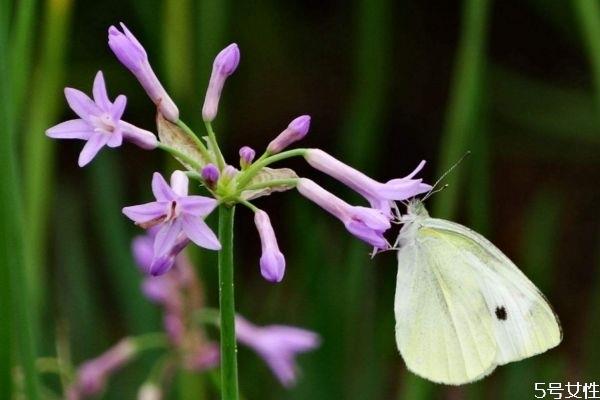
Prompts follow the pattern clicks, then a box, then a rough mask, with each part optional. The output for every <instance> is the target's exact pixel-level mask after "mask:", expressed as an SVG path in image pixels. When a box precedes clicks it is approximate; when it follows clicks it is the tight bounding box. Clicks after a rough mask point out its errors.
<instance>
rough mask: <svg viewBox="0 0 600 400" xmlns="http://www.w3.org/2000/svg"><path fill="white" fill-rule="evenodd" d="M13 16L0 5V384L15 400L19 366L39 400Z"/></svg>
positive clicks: (29, 394)
mask: <svg viewBox="0 0 600 400" xmlns="http://www.w3.org/2000/svg"><path fill="white" fill-rule="evenodd" d="M9 14H10V4H9V2H7V1H2V2H0V77H2V78H1V79H0V142H1V143H2V146H0V176H2V185H0V220H1V221H2V223H0V238H2V239H1V240H0V266H1V267H0V287H1V288H2V290H1V292H2V293H0V315H2V323H1V324H0V325H1V326H0V340H1V343H2V345H0V385H1V387H2V389H1V390H2V396H3V398H11V397H16V396H15V392H16V391H15V390H14V389H15V388H14V387H13V383H12V382H11V372H12V371H11V365H15V364H18V365H19V366H20V367H21V371H22V385H23V388H24V396H23V397H25V398H27V399H29V400H36V399H39V398H40V395H39V394H40V388H39V382H38V376H37V371H36V369H35V353H36V351H35V336H34V335H35V333H37V332H35V331H34V330H33V329H32V322H33V321H32V315H31V313H32V307H31V302H30V301H31V299H30V293H29V284H28V283H29V282H27V276H26V272H25V270H24V251H23V241H24V235H23V233H24V231H23V227H24V219H23V214H22V211H23V210H22V194H21V187H20V182H21V180H20V177H19V170H18V166H19V163H18V158H17V156H18V154H19V152H18V148H19V147H18V146H17V143H16V138H15V136H14V134H15V132H16V130H15V123H14V121H13V120H12V118H11V117H12V116H13V115H15V114H13V112H14V111H13V107H14V104H13V103H12V99H13V97H12V93H13V92H12V86H11V85H12V81H11V79H10V74H9V72H10V67H9V65H8V63H9V61H10V54H9V51H8V50H9V49H8V45H9V43H10V39H9V37H8V26H9V25H10V23H9V21H10V20H9ZM13 357H14V358H13ZM12 363H15V364H12Z"/></svg>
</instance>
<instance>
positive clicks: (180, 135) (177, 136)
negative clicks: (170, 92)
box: [156, 113, 210, 171]
mask: <svg viewBox="0 0 600 400" xmlns="http://www.w3.org/2000/svg"><path fill="white" fill-rule="evenodd" d="M156 126H157V128H158V137H159V138H160V141H161V142H162V143H164V144H166V145H167V146H170V147H173V148H174V149H176V150H177V151H179V152H181V153H183V154H185V155H186V156H188V157H189V158H191V159H192V160H196V161H197V162H198V164H200V165H202V166H204V165H206V164H208V163H209V162H210V161H209V160H207V159H206V158H205V157H204V156H203V155H202V153H201V152H200V150H199V148H198V145H197V144H196V143H195V142H194V140H193V139H192V138H191V137H190V136H189V135H188V134H187V133H186V132H185V131H184V130H183V129H181V128H180V127H179V126H177V125H175V124H174V123H172V122H171V121H168V120H167V119H165V117H163V115H162V114H161V113H157V114H156ZM175 158H177V157H175ZM177 161H179V162H180V163H181V165H183V166H184V167H186V168H187V169H188V170H191V171H195V170H196V168H194V166H192V165H190V164H188V163H186V162H184V161H183V160H181V159H180V158H177Z"/></svg>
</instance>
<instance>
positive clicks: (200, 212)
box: [177, 196, 217, 217]
mask: <svg viewBox="0 0 600 400" xmlns="http://www.w3.org/2000/svg"><path fill="white" fill-rule="evenodd" d="M177 203H178V204H179V206H180V207H181V209H182V210H183V211H184V212H185V213H187V214H190V215H193V216H194V217H206V216H207V215H208V214H210V213H211V212H212V211H213V210H214V209H215V207H216V206H217V201H216V200H215V199H211V198H210V197H205V196H186V197H182V198H180V199H179V200H177Z"/></svg>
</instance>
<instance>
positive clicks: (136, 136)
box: [119, 121, 158, 150]
mask: <svg viewBox="0 0 600 400" xmlns="http://www.w3.org/2000/svg"><path fill="white" fill-rule="evenodd" d="M119 125H120V126H121V128H122V129H123V137H124V138H125V139H127V140H128V141H129V142H131V143H133V144H136V145H138V146H139V147H141V148H142V149H146V150H153V149H155V148H156V147H157V146H158V140H157V139H156V135H154V133H152V132H150V131H147V130H145V129H141V128H138V127H137V126H135V125H132V124H130V123H128V122H125V121H121V122H120V124H119Z"/></svg>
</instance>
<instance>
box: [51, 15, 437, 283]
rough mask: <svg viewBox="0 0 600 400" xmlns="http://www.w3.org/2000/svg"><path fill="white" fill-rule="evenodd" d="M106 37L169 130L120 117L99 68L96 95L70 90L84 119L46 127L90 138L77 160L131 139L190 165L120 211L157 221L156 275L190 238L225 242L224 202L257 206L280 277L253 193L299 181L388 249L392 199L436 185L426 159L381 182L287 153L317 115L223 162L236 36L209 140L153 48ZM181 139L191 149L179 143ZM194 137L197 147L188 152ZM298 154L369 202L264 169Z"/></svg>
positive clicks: (120, 103)
mask: <svg viewBox="0 0 600 400" xmlns="http://www.w3.org/2000/svg"><path fill="white" fill-rule="evenodd" d="M108 44H109V46H110V48H111V49H112V51H113V52H114V54H115V55H116V57H117V58H118V59H119V61H120V62H121V63H122V64H123V65H124V66H125V67H127V69H129V70H130V71H131V72H132V73H133V74H134V75H135V77H136V78H137V79H138V81H139V82H140V84H141V85H142V86H143V88H144V89H145V91H146V93H147V94H148V96H149V97H150V99H152V101H153V102H154V103H155V105H156V107H157V112H158V115H159V118H157V120H158V121H159V122H158V131H159V136H161V134H160V132H161V130H163V131H167V130H168V131H169V132H171V136H167V135H165V137H164V138H163V137H162V136H161V140H160V141H159V140H157V137H156V135H154V134H153V133H151V132H149V131H146V130H144V129H141V128H138V127H135V126H133V125H131V124H129V123H127V122H125V121H123V120H122V119H121V118H122V116H123V113H124V111H125V105H126V98H125V96H123V95H119V96H117V98H116V99H115V101H114V102H111V101H110V100H109V97H108V94H107V92H106V85H105V82H104V77H103V75H102V73H101V72H98V74H97V75H96V79H95V81H94V87H93V100H92V99H91V98H89V97H88V96H86V95H85V94H84V93H82V92H80V91H78V90H76V89H71V88H67V89H65V96H66V98H67V102H68V103H69V105H70V106H71V108H72V109H73V111H75V113H76V114H77V115H78V116H79V117H80V119H75V120H71V121H67V122H63V123H61V124H58V125H56V126H54V127H52V128H50V129H48V131H47V135H48V136H50V137H53V138H59V139H81V140H86V141H87V143H86V144H85V146H84V148H83V150H82V152H81V154H80V157H79V165H80V166H84V165H86V164H88V163H89V162H90V161H91V160H92V159H93V158H94V156H95V155H96V154H97V153H98V151H99V150H100V149H101V148H102V147H103V146H104V145H107V146H109V147H117V146H120V145H121V143H122V141H123V139H125V140H128V141H130V142H132V143H134V144H137V145H138V146H140V147H142V148H145V149H154V148H161V149H163V150H165V151H168V152H170V153H171V154H172V155H174V156H175V157H176V158H177V159H178V160H179V161H180V162H181V163H182V165H183V166H184V167H185V169H186V171H185V172H184V171H175V172H173V174H172V175H171V185H170V186H169V185H168V184H167V183H166V181H165V179H164V178H163V177H162V176H161V175H160V173H158V172H156V173H154V176H153V178H152V192H153V194H154V197H155V198H156V201H153V202H150V203H146V204H143V205H137V206H130V207H125V208H123V213H124V214H125V215H126V216H127V217H128V218H130V219H131V220H133V221H134V222H135V223H136V224H137V225H139V226H140V227H142V228H146V229H148V228H151V227H158V228H157V229H158V230H157V232H156V234H155V235H154V245H153V249H154V254H153V260H152V262H151V263H150V264H149V267H148V269H147V270H146V272H147V273H149V274H151V275H160V274H163V273H165V272H167V271H168V270H169V268H170V267H171V265H172V264H173V260H174V258H175V256H176V255H177V253H179V252H180V251H181V250H183V248H184V247H185V246H186V245H187V244H188V243H190V242H193V243H195V244H196V245H198V246H200V247H204V248H206V249H211V250H219V249H220V244H219V241H218V239H217V237H216V236H215V234H214V233H213V232H212V231H211V229H210V228H209V227H208V226H207V225H206V223H205V222H204V218H206V217H207V216H208V214H210V213H211V211H213V210H214V209H215V207H217V205H218V204H235V203H242V204H245V205H247V206H248V207H250V208H251V209H252V210H253V211H254V213H255V218H254V221H255V224H256V228H257V230H258V234H259V237H260V241H261V247H262V256H261V258H260V271H261V274H262V276H263V277H264V278H265V279H267V280H268V281H270V282H280V281H281V280H282V279H283V276H284V272H285V265H286V262H285V258H284V256H283V253H282V252H281V251H280V249H279V247H278V244H277V239H276V237H275V233H274V230H273V227H272V225H271V221H270V219H269V216H268V215H267V214H266V213H265V212H264V211H263V210H260V209H258V208H256V207H255V206H254V205H253V204H251V203H249V200H251V199H253V198H256V197H258V196H262V195H265V194H269V193H272V192H275V191H282V190H288V189H291V188H294V187H295V188H296V189H297V190H298V192H299V193H300V194H301V195H303V196H304V197H306V198H307V199H309V200H311V201H312V202H314V203H316V204H317V205H319V206H320V207H322V208H323V209H324V210H326V211H327V212H329V213H330V214H332V215H333V216H334V217H336V218H337V219H339V220H340V221H341V222H342V223H343V224H344V226H345V228H346V229H347V230H348V231H349V232H350V233H351V234H352V235H354V236H356V237H357V238H359V239H361V240H363V241H364V242H366V243H368V244H370V245H372V246H373V247H374V248H375V249H376V250H379V249H386V248H388V247H389V243H388V242H387V240H386V239H385V237H384V234H385V232H386V231H387V230H388V229H389V228H390V227H391V221H392V219H393V214H392V212H391V210H392V204H393V202H394V201H401V200H405V199H408V198H410V197H413V196H415V195H418V194H420V193H423V192H426V191H428V190H430V189H431V187H430V186H429V185H427V184H425V183H423V182H422V180H421V179H415V175H416V174H417V173H418V172H419V171H420V170H421V169H422V168H423V166H424V162H421V163H420V164H419V165H418V166H417V168H416V169H415V170H414V171H413V172H412V173H411V174H409V175H408V176H406V177H404V178H398V179H392V180H390V181H388V182H386V183H381V182H378V181H375V180H373V179H371V178H370V177H368V176H366V175H365V174H363V173H362V172H360V171H357V170H356V169H354V168H352V167H350V166H348V165H346V164H344V163H343V162H341V161H339V160H337V159H336V158H334V157H333V156H331V155H329V154H327V153H326V152H324V151H322V150H319V149H295V150H290V151H285V149H286V148H288V147H289V146H290V145H292V144H293V143H295V142H297V141H299V140H300V139H302V138H304V137H305V136H306V134H307V133H308V130H309V128H310V122H311V119H310V116H308V115H302V116H300V117H297V118H295V119H294V120H292V121H291V122H290V123H289V125H288V126H287V127H286V128H285V129H284V130H283V131H282V132H281V133H280V134H279V135H278V136H277V137H275V138H274V139H273V140H272V141H271V142H270V143H269V144H268V145H267V147H266V150H265V152H264V154H263V155H262V156H261V157H259V158H258V159H257V160H255V157H256V152H255V151H254V150H253V149H252V148H250V147H248V146H244V147H242V148H241V149H240V151H239V155H240V159H239V166H240V169H238V168H235V167H234V166H233V165H230V164H227V163H226V162H225V160H224V158H223V156H222V154H221V151H220V150H219V147H218V143H217V141H216V136H215V134H214V132H213V130H212V126H211V122H212V121H213V120H214V119H215V118H216V116H217V113H218V108H219V101H220V98H221V94H222V91H223V88H224V86H225V82H226V80H227V78H228V77H229V76H231V75H232V74H233V73H234V72H235V70H236V69H237V67H238V65H239V62H240V51H239V48H238V46H237V45H236V44H235V43H234V44H231V45H229V46H227V47H226V48H225V49H223V50H222V51H221V52H220V53H219V54H218V55H217V56H216V58H215V60H214V63H213V69H212V74H211V76H210V80H209V83H208V88H207V91H206V96H205V100H204V105H203V107H202V116H203V118H204V121H205V123H206V127H207V130H208V135H207V138H208V139H207V143H204V142H203V141H202V140H201V139H199V138H198V137H197V136H196V135H195V134H194V133H193V132H192V131H191V130H190V129H189V128H188V127H187V126H186V125H185V124H184V123H183V122H182V121H181V120H180V119H179V109H178V108H177V106H176V105H175V103H174V102H173V100H172V99H171V97H170V96H169V95H168V94H167V92H166V90H165V89H164V87H163V86H162V84H161V83H160V81H159V79H158V77H157V76H156V74H155V73H154V71H153V69H152V67H151V65H150V63H149V61H148V55H147V53H146V50H145V49H144V48H143V46H142V45H141V44H140V42H139V41H138V40H137V39H136V38H135V36H134V35H133V34H132V33H131V32H130V31H129V29H127V27H126V26H125V25H123V24H121V30H119V29H118V28H116V27H114V26H111V27H110V28H109V30H108ZM173 135H175V138H173ZM184 138H185V146H184V145H182V143H183V142H184ZM190 139H191V141H192V143H193V145H194V146H195V149H193V151H191V152H190V151H189V143H190ZM186 146H187V147H186ZM292 156H303V157H304V159H305V160H306V162H307V163H308V164H309V165H310V166H312V167H313V168H315V169H317V170H319V171H321V172H323V173H325V174H327V175H329V176H331V177H333V178H335V179H336V180H338V181H340V182H341V183H343V184H345V185H346V186H348V187H349V188H351V189H352V190H354V191H356V192H357V193H359V194H360V195H361V196H363V197H364V198H365V199H366V200H367V201H368V203H369V205H370V207H363V206H354V205H350V204H348V203H347V202H345V201H344V200H342V199H340V198H339V197H337V196H335V195H334V194H332V193H330V192H328V191H326V190H325V189H323V188H322V187H320V186H319V185H317V184H316V183H315V182H313V181H311V180H309V179H306V178H299V177H298V176H297V175H296V173H295V172H294V171H291V170H289V169H275V170H274V169H271V168H268V167H267V166H268V165H269V164H271V163H273V162H276V161H279V160H282V159H285V158H288V157H292ZM188 176H189V177H192V178H194V179H197V180H198V181H199V183H200V184H201V185H202V186H204V188H205V189H206V190H207V191H208V192H209V194H210V195H211V197H205V196H198V195H188V184H189V181H188Z"/></svg>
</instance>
